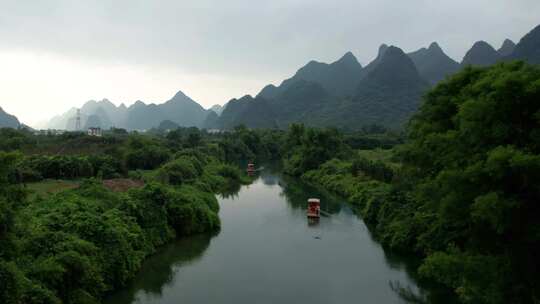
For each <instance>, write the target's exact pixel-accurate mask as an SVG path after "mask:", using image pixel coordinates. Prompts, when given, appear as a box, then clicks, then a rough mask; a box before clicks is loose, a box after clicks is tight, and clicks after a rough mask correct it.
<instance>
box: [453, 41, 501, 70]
mask: <svg viewBox="0 0 540 304" xmlns="http://www.w3.org/2000/svg"><path fill="white" fill-rule="evenodd" d="M501 59H502V56H501V55H500V54H499V53H498V52H497V51H496V50H495V49H494V48H493V47H492V46H491V45H490V44H489V43H487V42H485V41H477V42H475V43H474V45H473V46H472V48H471V49H470V50H469V51H468V52H467V53H466V54H465V57H463V61H462V62H461V65H462V66H466V65H475V66H488V65H492V64H494V63H496V62H497V61H499V60H501Z"/></svg>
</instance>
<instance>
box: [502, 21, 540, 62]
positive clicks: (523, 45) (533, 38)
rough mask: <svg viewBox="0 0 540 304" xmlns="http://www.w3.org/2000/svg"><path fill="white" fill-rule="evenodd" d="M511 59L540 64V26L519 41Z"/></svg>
mask: <svg viewBox="0 0 540 304" xmlns="http://www.w3.org/2000/svg"><path fill="white" fill-rule="evenodd" d="M509 58H510V59H519V60H525V61H527V62H528V63H532V64H540V25H538V26H537V27H535V28H534V29H533V30H532V31H530V32H529V33H527V35H525V36H524V37H523V38H521V40H519V43H518V44H517V45H516V47H515V49H514V52H513V53H512V54H511V55H510V56H509Z"/></svg>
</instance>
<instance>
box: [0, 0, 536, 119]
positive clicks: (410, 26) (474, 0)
mask: <svg viewBox="0 0 540 304" xmlns="http://www.w3.org/2000/svg"><path fill="white" fill-rule="evenodd" d="M539 23H540V1H539V0H438V1H437V0H407V1H397V0H343V1H339V0H271V1H254V0H228V1H224V0H196V1H179V0H163V1H150V0H146V1H142V0H140V1H137V0H121V1H113V0H102V1H97V0H88V1H77V0H58V1H46V0H42V1H22V0H13V1H12V0H0V106H1V107H2V108H4V109H5V110H6V111H8V112H10V113H12V114H15V115H16V116H18V117H19V119H20V120H21V121H22V122H24V123H27V124H30V125H34V126H35V125H37V124H38V123H39V122H40V121H43V120H46V119H48V118H50V117H51V116H53V115H55V114H60V113H62V112H64V111H66V110H67V109H69V108H70V107H73V106H75V107H79V106H81V105H82V104H83V103H84V102H85V101H87V100H90V99H96V100H98V99H102V98H108V99H110V100H111V101H113V102H114V103H116V104H120V103H122V102H123V103H126V104H127V105H129V104H132V103H133V102H135V101H136V100H138V99H140V100H143V101H145V102H154V103H161V102H164V101H166V100H168V99H169V98H171V97H172V96H173V95H174V94H175V93H176V91H178V90H182V91H183V92H184V93H185V94H187V95H188V96H190V97H192V98H193V99H194V100H196V101H197V102H199V103H200V104H202V105H203V106H204V107H209V106H211V105H212V104H216V103H220V104H223V103H225V102H226V101H228V100H229V99H231V98H234V97H240V96H243V95H245V94H256V93H257V92H258V91H259V90H260V89H261V88H262V87H263V86H264V85H266V84H268V83H274V84H279V83H280V81H281V80H283V79H284V78H286V77H289V76H291V75H292V74H294V72H295V71H296V70H297V69H298V68H299V67H300V66H302V65H304V64H305V63H307V62H308V61H309V60H312V59H313V60H318V61H323V62H331V61H334V60H336V59H338V58H339V57H340V56H342V55H343V54H344V53H345V52H347V51H352V52H353V53H354V54H355V55H356V56H357V58H358V59H359V61H360V62H361V63H362V65H365V64H366V63H368V62H369V61H370V60H371V59H372V58H373V57H374V56H375V54H376V52H377V48H378V46H379V45H380V44H381V43H387V44H393V45H396V46H399V47H401V48H402V49H403V50H405V51H412V50H415V49H418V48H420V47H423V46H427V45H429V43H430V42H432V41H437V42H439V44H440V45H441V47H442V48H443V49H444V50H445V51H446V52H447V54H448V55H450V56H451V57H453V58H454V59H456V60H458V61H460V60H461V58H462V57H463V55H464V54H465V52H466V51H467V50H468V48H470V46H471V45H472V44H473V43H474V42H475V41H477V40H485V41H487V42H489V43H490V44H492V45H493V46H494V47H496V48H498V47H499V46H500V44H501V43H502V41H503V40H504V39H505V38H510V39H512V40H514V41H515V42H517V41H518V40H519V39H520V38H521V37H522V36H523V35H524V34H526V33H527V32H528V31H530V30H531V29H532V28H533V27H534V26H536V25H538V24H539Z"/></svg>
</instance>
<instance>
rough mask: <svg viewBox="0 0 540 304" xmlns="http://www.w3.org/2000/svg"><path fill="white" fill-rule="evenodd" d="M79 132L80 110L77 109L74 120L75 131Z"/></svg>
mask: <svg viewBox="0 0 540 304" xmlns="http://www.w3.org/2000/svg"><path fill="white" fill-rule="evenodd" d="M80 130H81V110H80V109H77V118H75V131H80Z"/></svg>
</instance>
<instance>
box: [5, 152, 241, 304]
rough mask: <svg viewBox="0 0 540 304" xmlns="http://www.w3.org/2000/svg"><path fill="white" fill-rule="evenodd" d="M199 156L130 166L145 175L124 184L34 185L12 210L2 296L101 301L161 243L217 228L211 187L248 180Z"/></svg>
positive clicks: (35, 300) (9, 300) (226, 186)
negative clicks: (54, 188)
mask: <svg viewBox="0 0 540 304" xmlns="http://www.w3.org/2000/svg"><path fill="white" fill-rule="evenodd" d="M198 156H199V157H198V158H196V157H191V156H186V155H180V156H178V157H176V158H174V159H172V160H170V161H168V162H166V163H164V164H163V165H162V166H161V167H159V168H158V169H156V170H153V171H147V172H145V173H144V174H139V173H137V172H133V173H130V178H131V179H133V181H137V180H138V179H142V180H141V181H140V182H137V185H139V186H138V187H133V188H131V187H128V188H126V189H125V190H126V191H120V190H119V189H117V188H118V187H117V188H114V189H111V187H109V185H104V183H103V182H102V181H101V180H99V179H86V180H80V181H79V182H78V183H77V187H73V189H67V190H63V191H59V192H58V193H53V192H48V191H47V193H45V192H43V191H41V192H38V191H36V193H35V194H34V195H33V196H32V197H31V198H29V199H28V200H27V201H26V203H25V205H24V206H19V208H18V209H17V210H16V212H14V213H13V214H12V215H13V218H12V219H11V220H13V221H14V230H13V232H12V233H10V234H9V235H8V237H9V238H8V239H7V241H9V242H10V243H6V242H5V241H6V238H2V240H3V241H4V242H3V244H2V246H3V248H2V250H1V251H2V253H3V254H4V255H6V254H8V255H11V254H13V255H14V254H15V252H17V254H16V256H15V255H14V258H13V259H12V260H11V261H10V262H1V263H0V280H1V281H2V283H5V284H2V285H3V286H2V288H0V289H1V290H3V291H2V294H1V295H2V298H3V299H5V300H6V301H7V302H4V303H19V301H22V302H23V303H53V304H54V303H99V302H100V299H102V298H103V296H104V295H106V294H108V293H110V292H112V291H114V290H118V289H120V288H122V287H124V286H125V285H126V283H127V282H129V281H130V280H131V279H132V278H133V277H134V276H135V275H136V274H137V273H138V272H139V271H140V269H141V265H142V264H143V263H144V261H145V260H146V259H147V258H148V257H149V256H151V255H152V254H154V253H155V252H156V251H157V250H158V248H160V247H162V246H164V245H166V244H168V243H170V242H172V241H174V240H175V239H177V238H178V237H186V236H191V235H195V234H203V233H204V234H208V233H216V232H217V231H219V229H220V219H219V216H218V211H219V205H218V203H217V199H216V197H215V195H214V194H216V193H223V192H227V191H230V189H231V188H239V187H240V185H241V184H246V183H249V182H250V179H249V178H247V177H246V176H245V174H244V173H243V172H242V171H241V170H240V169H239V168H237V167H235V166H232V165H228V164H225V163H222V162H220V161H219V160H217V159H216V158H214V157H212V156H211V155H201V154H199V155H198ZM34 188H36V187H33V186H32V187H31V188H30V189H34ZM37 188H39V187H37ZM129 188H131V189H129ZM20 190H21V191H23V192H24V189H22V188H21V189H20ZM9 250H11V252H10V251H9ZM5 288H7V290H5ZM4 292H8V293H7V294H6V293H4ZM15 299H18V300H15Z"/></svg>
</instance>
